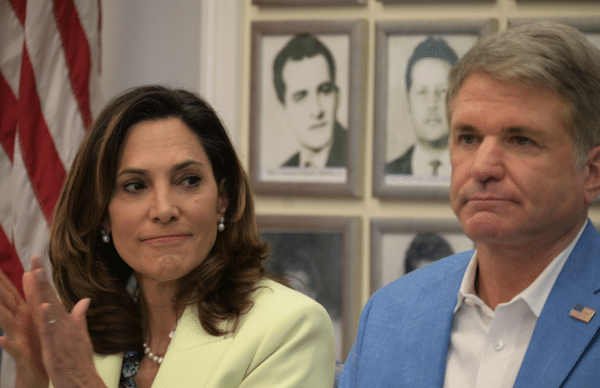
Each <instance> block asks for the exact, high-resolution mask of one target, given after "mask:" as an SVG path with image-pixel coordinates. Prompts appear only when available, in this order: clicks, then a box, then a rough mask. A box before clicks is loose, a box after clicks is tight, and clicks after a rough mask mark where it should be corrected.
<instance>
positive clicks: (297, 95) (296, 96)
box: [292, 91, 307, 102]
mask: <svg viewBox="0 0 600 388" xmlns="http://www.w3.org/2000/svg"><path fill="white" fill-rule="evenodd" d="M306 95H307V93H306V92H305V91H303V92H298V93H294V94H292V101H294V102H300V101H302V100H304V98H306Z"/></svg>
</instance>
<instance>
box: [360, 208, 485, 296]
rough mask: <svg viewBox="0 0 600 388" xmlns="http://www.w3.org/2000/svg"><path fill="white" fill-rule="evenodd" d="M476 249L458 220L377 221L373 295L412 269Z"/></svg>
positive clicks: (373, 223) (373, 232)
mask: <svg viewBox="0 0 600 388" xmlns="http://www.w3.org/2000/svg"><path fill="white" fill-rule="evenodd" d="M474 247H475V245H474V243H473V241H472V240H470V239H469V238H468V237H467V236H466V235H465V234H464V233H463V231H462V229H461V227H460V222H459V221H458V219H456V218H454V219H449V218H440V219H412V218H373V219H371V262H370V265H371V276H370V290H371V294H372V293H374V292H375V291H377V290H378V289H380V288H381V287H383V286H385V285H387V284H389V283H391V282H393V281H394V280H396V279H398V278H400V277H401V276H403V275H405V274H406V273H407V271H410V270H411V269H417V268H420V267H421V266H423V265H424V264H427V263H429V262H432V261H435V260H437V259H441V258H443V257H446V256H449V255H451V254H454V253H458V252H463V251H467V250H471V249H474ZM398 252H402V253H401V254H400V256H401V257H398V256H399V255H398Z"/></svg>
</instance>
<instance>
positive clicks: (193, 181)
mask: <svg viewBox="0 0 600 388" xmlns="http://www.w3.org/2000/svg"><path fill="white" fill-rule="evenodd" d="M200 181H201V178H200V177H199V176H197V175H192V176H188V177H185V178H183V179H182V180H181V183H183V184H184V185H185V186H190V187H195V186H198V184H199V183H200Z"/></svg>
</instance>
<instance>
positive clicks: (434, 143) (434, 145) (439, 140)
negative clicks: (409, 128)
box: [418, 133, 448, 151]
mask: <svg viewBox="0 0 600 388" xmlns="http://www.w3.org/2000/svg"><path fill="white" fill-rule="evenodd" d="M432 138H433V139H432ZM418 141H419V143H420V144H421V145H422V146H423V147H425V148H427V149H430V150H435V151H445V150H447V149H448V133H444V134H443V135H442V136H441V137H433V136H432V137H429V138H427V139H424V138H419V139H418Z"/></svg>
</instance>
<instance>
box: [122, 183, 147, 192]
mask: <svg viewBox="0 0 600 388" xmlns="http://www.w3.org/2000/svg"><path fill="white" fill-rule="evenodd" d="M145 187H146V186H145V185H144V184H143V183H142V182H128V183H126V184H124V185H123V188H124V189H125V191H127V192H129V193H135V192H138V191H141V190H143V189H144V188H145Z"/></svg>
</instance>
